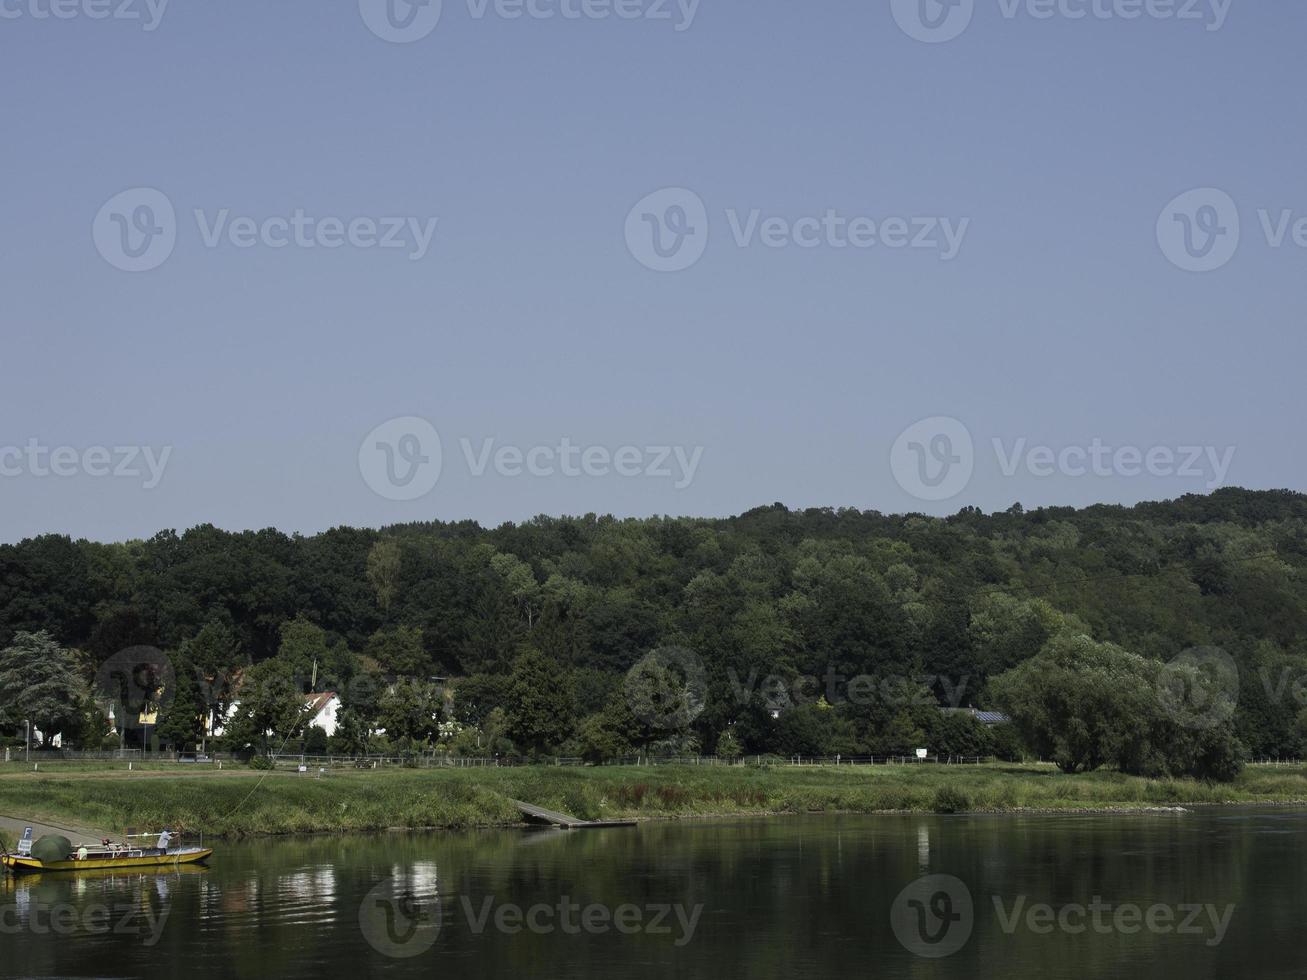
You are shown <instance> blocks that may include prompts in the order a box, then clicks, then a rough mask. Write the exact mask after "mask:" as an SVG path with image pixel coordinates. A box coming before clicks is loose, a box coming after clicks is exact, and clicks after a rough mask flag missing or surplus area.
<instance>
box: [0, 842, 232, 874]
mask: <svg viewBox="0 0 1307 980" xmlns="http://www.w3.org/2000/svg"><path fill="white" fill-rule="evenodd" d="M211 854H213V848H211V847H210V848H195V849H194V850H188V851H178V852H177V853H176V854H149V855H141V856H139V857H135V856H128V857H114V858H87V859H86V860H85V861H52V862H49V863H46V862H44V861H38V860H36V859H35V858H26V857H18V856H17V855H16V854H5V855H3V856H0V862H3V863H4V866H5V868H7V869H8V870H9V871H11V872H13V873H14V874H32V873H37V872H46V873H49V872H51V871H73V872H77V871H112V870H117V869H118V868H172V867H176V866H178V865H183V864H201V863H203V862H204V861H207V860H208V859H209V856H210V855H211Z"/></svg>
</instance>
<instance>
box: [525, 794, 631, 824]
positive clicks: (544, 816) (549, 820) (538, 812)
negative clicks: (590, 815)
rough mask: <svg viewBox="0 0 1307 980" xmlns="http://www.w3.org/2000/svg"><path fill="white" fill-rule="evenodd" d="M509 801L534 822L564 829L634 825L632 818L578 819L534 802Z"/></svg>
mask: <svg viewBox="0 0 1307 980" xmlns="http://www.w3.org/2000/svg"><path fill="white" fill-rule="evenodd" d="M511 802H512V804H513V806H515V807H517V808H518V809H519V810H521V811H522V816H524V817H526V818H527V819H528V820H531V821H534V822H535V823H546V824H549V825H550V826H551V827H561V828H563V829H564V830H599V829H602V828H604V827H634V826H635V821H634V820H578V819H577V818H576V817H571V816H568V815H567V814H566V813H559V812H558V811H557V810H546V809H545V808H544V807H542V806H536V805H535V804H534V803H523V802H522V801H521V800H513V801H511Z"/></svg>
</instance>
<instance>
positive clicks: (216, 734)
mask: <svg viewBox="0 0 1307 980" xmlns="http://www.w3.org/2000/svg"><path fill="white" fill-rule="evenodd" d="M240 706H241V703H240V702H239V701H233V702H232V703H231V705H230V707H228V708H227V716H226V717H225V718H222V719H219V718H217V717H216V716H215V715H214V713H213V712H209V717H208V720H207V722H206V726H205V727H206V728H207V730H208V733H209V737H210V738H221V737H222V733H223V731H224V730H225V728H226V726H227V723H228V722H230V721H231V720H232V718H233V717H235V715H236V712H237V711H239V710H240ZM304 713H305V714H306V715H307V716H308V721H307V722H306V723H305V727H306V728H321V729H322V730H323V731H324V732H326V733H327V737H328V738H330V737H331V736H332V735H335V734H336V723H337V721H336V718H337V715H338V714H339V713H340V697H339V696H338V695H337V694H336V692H335V691H323V692H322V693H321V694H306V695H304Z"/></svg>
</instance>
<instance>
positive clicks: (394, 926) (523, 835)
mask: <svg viewBox="0 0 1307 980" xmlns="http://www.w3.org/2000/svg"><path fill="white" fill-rule="evenodd" d="M1305 844H1307V812H1304V811H1299V810H1281V809H1259V810H1245V809H1214V810H1206V811H1200V812H1192V813H1183V814H1147V815H1129V816H1099V815H1092V816H1091V815H1084V816H1082V815H1066V816H1054V815H1049V816H1045V815H1038V816H1035V815H1030V816H979V815H970V816H956V817H942V816H941V817H936V816H865V817H854V816H805V817H779V818H768V819H747V820H716V821H701V822H692V823H666V824H646V825H644V826H641V827H638V828H629V829H609V830H592V831H574V832H570V833H569V832H563V831H552V830H545V831H493V832H477V833H451V834H442V833H431V834H402V835H396V834H391V835H375V836H363V837H317V838H308V839H298V840H263V841H258V842H250V843H238V844H220V845H219V846H218V851H217V853H216V855H215V857H214V860H213V862H212V866H211V867H210V868H208V869H207V870H198V871H191V872H186V873H175V872H174V873H166V874H132V875H127V874H118V875H110V876H104V877H64V876H41V877H37V878H23V879H16V880H15V879H10V880H6V881H4V882H3V884H0V976H3V977H26V976H46V977H55V976H58V977H73V976H83V977H92V976H94V977H156V976H158V977H164V976H169V977H176V976H185V977H187V978H190V980H209V978H230V977H312V978H317V980H321V978H335V977H343V978H350V980H353V978H361V977H367V976H391V977H435V976H440V977H460V978H461V977H495V978H510V977H511V978H535V977H547V978H582V977H585V978H603V980H616V978H628V977H634V978H643V977H649V978H655V977H657V978H666V977H695V978H705V980H727V978H733V977H750V978H755V977H756V978H766V977H777V978H782V977H783V978H806V977H831V978H835V977H841V978H843V977H877V978H881V977H886V978H908V977H914V978H915V977H982V976H1003V977H1004V978H1009V980H1025V978H1031V980H1034V978H1040V980H1044V978H1058V977H1068V978H1069V977H1077V978H1079V977H1147V978H1149V980H1170V978H1183V980H1199V978H1204V977H1220V978H1226V977H1302V976H1307V950H1305V949H1304V947H1303V942H1302V939H1303V936H1304V934H1307V929H1304V925H1303V921H1302V920H1303V917H1304V913H1307V846H1304V845H1305Z"/></svg>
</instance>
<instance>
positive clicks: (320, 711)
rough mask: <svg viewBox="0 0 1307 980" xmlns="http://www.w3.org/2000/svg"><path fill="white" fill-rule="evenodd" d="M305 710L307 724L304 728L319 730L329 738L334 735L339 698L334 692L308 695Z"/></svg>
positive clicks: (338, 711) (338, 710)
mask: <svg viewBox="0 0 1307 980" xmlns="http://www.w3.org/2000/svg"><path fill="white" fill-rule="evenodd" d="M306 710H307V713H308V715H309V722H308V725H307V726H306V727H309V728H321V729H322V730H323V731H324V732H326V733H327V737H328V738H330V737H331V736H332V735H335V734H336V716H337V715H338V714H339V713H340V698H339V697H337V696H336V693H335V692H334V691H324V692H323V693H322V694H310V695H308V701H307V704H306Z"/></svg>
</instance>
